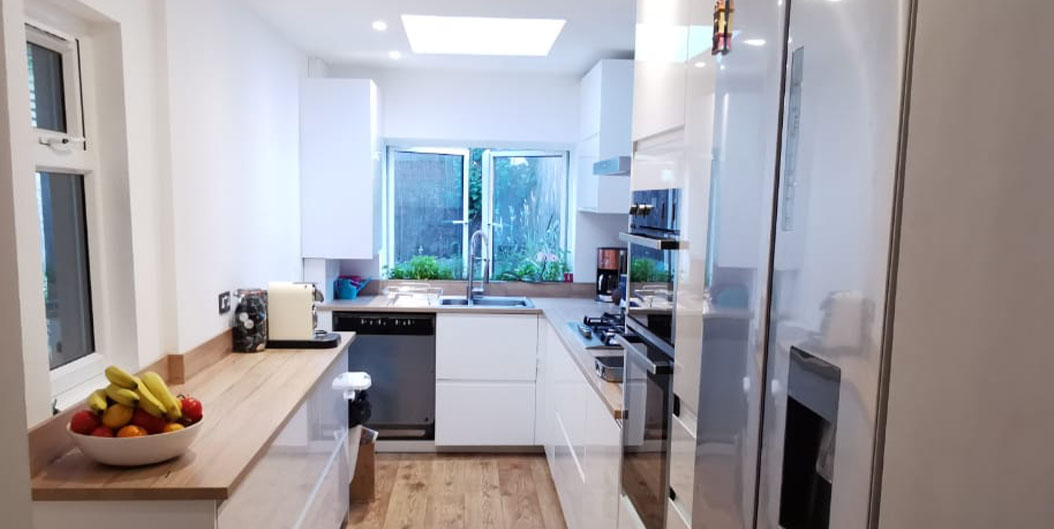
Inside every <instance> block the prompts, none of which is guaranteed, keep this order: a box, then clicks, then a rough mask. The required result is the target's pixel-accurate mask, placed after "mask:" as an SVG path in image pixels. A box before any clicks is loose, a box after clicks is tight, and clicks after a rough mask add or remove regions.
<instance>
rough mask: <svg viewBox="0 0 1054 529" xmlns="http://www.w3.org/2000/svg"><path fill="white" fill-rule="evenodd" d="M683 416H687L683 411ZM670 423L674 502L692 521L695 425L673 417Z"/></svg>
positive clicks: (671, 476)
mask: <svg viewBox="0 0 1054 529" xmlns="http://www.w3.org/2000/svg"><path fill="white" fill-rule="evenodd" d="M682 415H686V414H685V413H684V410H682ZM672 419H673V420H672V421H670V488H671V489H673V492H674V493H675V494H676V495H677V499H676V500H673V501H674V503H675V504H676V506H677V507H678V508H679V509H680V510H681V511H682V512H683V513H684V514H685V516H684V518H687V519H688V521H691V516H692V498H693V497H694V495H693V492H694V491H693V487H694V484H695V423H694V421H692V420H691V417H684V420H682V417H676V416H674V417H672Z"/></svg>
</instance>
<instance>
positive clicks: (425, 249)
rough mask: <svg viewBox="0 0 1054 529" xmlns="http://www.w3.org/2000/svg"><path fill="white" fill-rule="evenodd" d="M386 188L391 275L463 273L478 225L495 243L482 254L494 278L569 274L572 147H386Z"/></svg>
mask: <svg viewBox="0 0 1054 529" xmlns="http://www.w3.org/2000/svg"><path fill="white" fill-rule="evenodd" d="M385 187H386V205H387V207H386V219H385V220H386V221H385V226H386V228H385V231H386V244H385V247H386V253H385V266H386V269H387V275H388V277H389V278H392V279H462V278H464V277H466V275H467V272H468V266H469V263H468V257H469V241H470V240H471V236H472V234H474V233H475V232H477V231H481V230H482V231H483V233H484V234H486V235H487V236H488V237H487V239H488V240H489V241H490V244H486V245H480V247H479V248H477V249H476V255H477V256H479V257H482V258H484V259H485V262H486V263H487V265H488V266H489V268H490V269H489V271H490V274H491V277H492V278H494V279H497V280H506V281H563V280H564V275H565V274H566V273H568V272H570V266H569V259H568V250H567V244H568V243H567V240H568V237H567V232H568V195H569V191H568V153H567V152H566V151H541V150H505V149H487V148H460V149H439V148H420V147H412V148H402V147H389V148H388V171H387V180H386V186H385ZM482 262H483V261H480V263H479V264H476V266H482ZM482 272H483V271H482V270H481V269H477V273H476V277H480V276H481V274H482Z"/></svg>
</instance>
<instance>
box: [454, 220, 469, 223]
mask: <svg viewBox="0 0 1054 529" xmlns="http://www.w3.org/2000/svg"><path fill="white" fill-rule="evenodd" d="M450 223H451V224H468V221H467V220H452V221H450Z"/></svg>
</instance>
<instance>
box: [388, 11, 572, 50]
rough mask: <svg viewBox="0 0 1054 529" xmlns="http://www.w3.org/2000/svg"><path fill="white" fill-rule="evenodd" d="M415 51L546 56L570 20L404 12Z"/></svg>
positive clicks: (406, 25) (411, 43) (411, 44)
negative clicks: (449, 15)
mask: <svg viewBox="0 0 1054 529" xmlns="http://www.w3.org/2000/svg"><path fill="white" fill-rule="evenodd" d="M402 19H403V27H404V28H406V36H407V38H408V39H409V40H410V48H411V49H413V51H414V53H419V54H432V55H438V54H442V55H516V56H524V57H545V56H546V55H549V50H551V49H552V47H553V43H555V42H556V38H557V37H559V36H560V32H561V31H563V29H564V24H566V23H567V21H566V20H560V19H549V18H491V17H444V16H428V15H403V16H402Z"/></svg>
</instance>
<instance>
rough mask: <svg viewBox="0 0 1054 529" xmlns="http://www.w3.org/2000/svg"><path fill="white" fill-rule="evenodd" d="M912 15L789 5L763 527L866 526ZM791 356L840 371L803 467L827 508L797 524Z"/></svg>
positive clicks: (806, 2) (900, 7)
mask: <svg viewBox="0 0 1054 529" xmlns="http://www.w3.org/2000/svg"><path fill="white" fill-rule="evenodd" d="M911 13H912V10H911V2H910V0H886V1H882V2H829V1H825V0H794V1H792V2H790V11H789V15H788V16H789V19H788V25H787V27H788V35H787V38H786V42H787V46H788V49H787V63H786V70H785V71H786V90H785V97H784V112H783V126H784V129H783V141H782V147H781V155H780V160H781V162H780V167H779V185H778V190H779V196H778V199H777V212H776V216H775V219H774V221H775V222H774V223H773V227H774V244H775V246H774V252H773V270H772V287H771V306H770V314H769V320H770V323H769V325H770V329H771V332H770V336H769V341H768V347H767V351H766V354H767V360H766V376H767V381H766V388H767V389H768V391H767V393H766V398H765V407H764V424H763V427H762V431H763V437H762V442H761V443H762V445H761V458H760V474H759V478H760V479H759V491H758V493H759V495H758V513H757V516H758V519H757V527H758V528H761V529H777V528H784V529H787V528H788V527H791V528H794V527H810V528H813V527H815V528H817V529H825V528H827V527H859V528H864V527H869V526H870V524H871V523H872V518H871V510H872V501H873V498H874V496H873V494H874V492H875V489H874V488H873V479H874V476H875V472H874V468H875V463H874V461H875V454H876V450H878V449H879V448H878V445H877V444H876V435H877V434H878V432H879V431H880V430H879V428H880V427H881V415H880V413H879V409H880V404H879V403H880V395H881V394H883V392H882V390H881V384H882V377H881V373H882V366H883V362H884V358H883V356H884V352H883V351H884V328H885V318H884V316H885V311H886V306H887V302H886V300H887V288H888V284H887V283H888V277H889V274H890V269H889V266H890V265H889V263H890V248H891V241H892V232H893V223H894V215H895V211H896V208H895V196H896V195H895V189H896V180H897V173H898V153H899V148H900V144H901V129H900V117H901V114H902V101H903V97H902V93H903V90H904V71H905V55H906V50H907V46H908V36H909V28H910V24H909V22H910V17H911V16H912V15H911ZM796 352H803V353H805V354H807V355H809V356H810V357H811V358H815V359H816V361H817V362H822V363H824V364H827V365H829V366H832V368H834V369H837V370H838V372H839V379H840V383H839V384H838V386H837V391H838V395H837V410H836V416H835V417H833V419H834V420H833V421H830V422H832V423H833V424H834V425H836V428H835V429H834V432H835V434H834V438H833V439H831V440H830V443H833V446H836V447H837V449H836V450H834V451H833V452H830V451H824V452H821V453H818V454H816V455H815V456H812V457H814V460H813V461H811V462H810V464H812V465H814V466H817V467H818V468H822V469H823V472H822V475H823V476H824V479H826V480H829V481H830V483H829V485H830V487H831V488H830V490H831V497H830V500H829V512H828V513H827V514H826V515H824V516H822V517H817V518H811V519H809V520H811V521H808V522H801V521H800V520H801V519H802V518H801V517H800V516H802V515H801V513H802V509H803V507H804V506H803V505H788V502H799V503H800V502H802V501H805V500H803V499H802V498H801V497H796V496H795V495H793V494H791V495H789V496H788V494H786V493H785V492H787V487H790V486H791V485H788V484H787V483H788V481H787V480H788V479H790V480H791V481H793V479H792V477H790V476H787V475H786V472H787V469H788V468H789V466H788V462H787V459H788V458H790V457H802V456H801V455H800V453H799V455H798V456H792V455H791V454H789V453H787V452H786V449H787V446H788V443H790V444H793V443H794V439H792V438H793V437H796V436H799V435H804V434H802V432H803V431H804V430H803V428H805V429H806V430H807V429H808V427H807V426H803V424H802V423H800V422H799V420H798V419H799V418H800V415H799V412H801V410H800V409H798V408H797V407H796V406H797V405H796V404H795V399H794V398H793V393H794V391H795V388H794V387H793V386H794V384H795V381H794V376H795V372H796V367H795V360H794V359H795V358H796V354H797V353H796ZM817 365H819V364H817ZM796 416H798V417H797V418H796ZM826 442H827V441H825V443H826ZM816 458H819V459H816ZM821 459H829V460H821ZM795 513H797V514H795ZM791 519H797V520H799V521H798V522H788V520H791ZM784 522H788V523H790V526H788V525H787V524H786V523H784Z"/></svg>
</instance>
